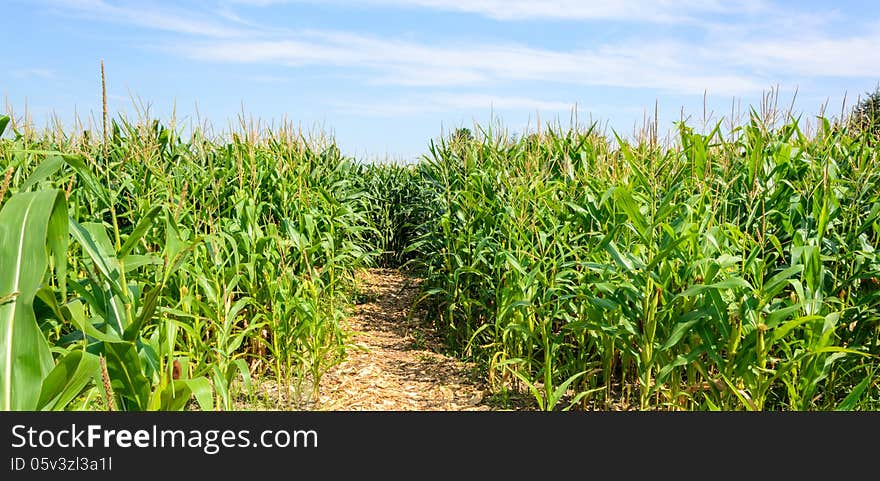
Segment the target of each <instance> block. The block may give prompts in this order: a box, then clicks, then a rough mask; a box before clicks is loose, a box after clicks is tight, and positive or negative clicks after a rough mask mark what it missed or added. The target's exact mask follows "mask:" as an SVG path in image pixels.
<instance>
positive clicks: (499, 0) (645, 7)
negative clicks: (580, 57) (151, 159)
mask: <svg viewBox="0 0 880 481" xmlns="http://www.w3.org/2000/svg"><path fill="white" fill-rule="evenodd" d="M231 1H232V3H237V4H243V5H249V6H256V7H267V6H272V5H277V4H283V3H304V2H305V3H320V4H327V3H333V4H337V5H345V6H347V7H351V6H359V7H376V6H384V7H396V8H424V9H431V10H440V11H448V12H462V13H470V14H476V15H481V16H484V17H488V18H492V19H494V20H503V21H510V20H534V19H554V20H622V21H627V22H647V23H679V22H687V21H694V20H696V19H697V18H699V17H700V16H704V15H710V14H753V13H756V12H760V11H763V10H764V9H765V7H766V2H765V0H731V1H722V0H706V1H701V0H616V1H602V2H598V1H588V0H543V1H534V0H344V1H343V0H231Z"/></svg>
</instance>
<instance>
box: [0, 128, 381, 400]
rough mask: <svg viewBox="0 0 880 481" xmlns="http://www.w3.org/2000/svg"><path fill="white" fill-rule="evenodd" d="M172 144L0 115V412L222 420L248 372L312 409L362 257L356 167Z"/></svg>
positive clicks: (244, 143) (253, 135) (306, 150)
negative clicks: (83, 411)
mask: <svg viewBox="0 0 880 481" xmlns="http://www.w3.org/2000/svg"><path fill="white" fill-rule="evenodd" d="M7 127H8V128H9V130H8V131H6V135H5V136H2V134H3V133H4V132H3V131H4V130H5V129H6V128H7ZM181 132H182V129H180V128H179V127H178V126H175V125H174V123H173V122H172V123H171V125H162V124H160V123H159V122H158V121H155V120H151V119H142V120H139V121H128V120H126V119H124V118H120V119H117V120H114V121H112V124H111V125H110V126H108V129H107V135H106V137H105V138H103V139H102V138H98V137H97V136H95V135H93V134H91V133H90V132H89V131H80V132H73V133H68V132H64V131H62V130H60V129H56V130H46V131H42V132H38V131H36V130H35V129H33V128H32V127H31V126H29V125H26V124H22V125H16V123H15V120H14V119H12V118H10V117H8V116H3V117H0V136H2V137H3V138H2V139H0V168H2V171H3V173H4V177H3V183H2V193H0V209H2V210H0V237H2V240H3V242H2V246H3V247H2V251H0V263H2V264H0V265H2V268H0V273H2V275H0V303H2V304H0V312H2V316H0V327H2V333H0V346H2V351H3V358H2V363H0V364H2V366H0V371H2V375H0V384H2V385H3V386H4V388H3V397H2V406H0V408H4V409H52V408H54V409H65V408H87V407H93V408H95V407H97V408H99V409H100V408H106V409H120V410H146V409H184V408H187V407H193V406H196V407H199V408H201V409H234V408H236V407H237V406H241V404H240V403H241V402H245V403H248V402H250V403H253V402H257V401H258V400H257V399H256V398H255V397H254V394H253V393H254V392H255V391H254V390H253V389H252V388H253V386H252V385H251V377H252V376H253V375H257V376H259V378H260V379H264V380H273V381H274V383H273V384H274V385H275V388H274V392H276V393H277V395H275V396H274V397H272V398H271V399H270V402H271V403H272V404H270V406H273V407H291V406H293V407H305V406H311V405H313V403H314V402H315V401H316V400H317V399H318V394H319V386H320V379H321V376H322V375H323V373H324V372H326V371H327V370H328V369H329V368H330V367H331V366H332V365H333V364H334V363H336V362H338V361H339V360H340V359H341V358H342V356H343V354H344V351H345V347H346V342H347V341H346V335H345V330H344V328H343V326H342V323H341V321H342V319H344V317H345V315H346V312H347V311H346V308H347V306H348V304H349V302H350V300H349V297H350V295H351V292H352V280H353V274H354V272H355V270H356V269H358V268H360V267H362V266H364V265H367V264H368V263H370V262H371V258H372V254H373V250H374V248H373V247H372V244H371V243H370V242H368V240H367V238H368V237H370V238H373V237H375V236H374V234H372V232H373V231H374V230H375V229H374V228H373V227H372V225H371V224H370V223H369V219H368V218H367V211H368V209H370V203H369V201H368V200H369V199H368V197H367V196H366V195H365V192H364V191H363V190H362V187H361V186H360V185H359V184H358V183H357V181H358V178H357V174H358V167H357V165H356V164H354V163H353V162H352V161H351V160H350V159H347V158H345V157H344V156H342V155H341V153H340V151H339V149H338V148H337V147H336V146H335V144H334V143H333V142H332V140H331V139H327V138H323V137H320V136H308V135H306V134H304V133H303V132H302V131H300V130H297V129H293V128H292V127H289V126H282V127H281V128H279V129H277V130H274V131H268V130H267V129H261V128H259V126H257V127H256V128H255V127H254V126H253V125H252V124H248V123H244V122H242V125H241V127H240V128H239V129H238V130H236V131H234V132H231V133H229V134H228V135H226V136H209V135H207V134H206V133H205V132H206V129H203V128H200V127H195V128H191V129H190V133H189V134H187V135H186V136H185V137H184V136H183V135H182V134H181ZM50 268H51V269H50ZM41 386H42V387H41ZM270 390H271V389H268V388H263V389H260V390H258V391H257V392H268V391H270ZM249 393H251V395H250V396H249V397H248V396H247V395H248V394H249ZM242 395H244V396H245V398H242ZM193 401H195V404H193ZM237 402H238V403H239V404H236V403H237ZM249 405H253V404H245V406H249Z"/></svg>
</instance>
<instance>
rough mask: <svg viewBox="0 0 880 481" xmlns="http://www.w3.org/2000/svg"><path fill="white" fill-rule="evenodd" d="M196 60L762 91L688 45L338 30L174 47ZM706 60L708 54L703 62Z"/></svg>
mask: <svg viewBox="0 0 880 481" xmlns="http://www.w3.org/2000/svg"><path fill="white" fill-rule="evenodd" d="M174 49H175V50H176V51H179V52H182V53H183V54H184V55H188V56H191V57H193V58H196V59H200V60H210V61H218V62H237V63H261V64H281V65H287V66H293V67H302V66H328V67H347V68H360V69H363V70H365V71H366V73H367V75H368V78H369V79H370V81H371V82H373V83H377V84H394V85H408V86H425V87H427V86H434V87H436V86H444V87H449V86H461V85H475V84H491V83H496V84H498V83H501V84H504V83H510V82H514V81H542V82H554V83H562V84H573V85H604V86H618V87H632V88H655V89H660V90H666V91H672V92H683V93H701V92H703V90H704V89H706V88H709V89H711V90H712V91H713V92H715V93H719V94H741V93H744V92H754V91H760V90H761V89H763V88H765V87H766V85H764V84H763V83H762V82H761V81H760V79H758V78H755V77H753V76H748V75H744V74H737V73H734V72H730V71H727V70H726V69H725V68H724V67H723V65H718V64H717V63H715V62H712V63H710V64H703V63H701V62H702V61H703V60H705V59H702V58H699V59H698V58H696V57H695V53H698V52H695V50H699V49H693V48H691V47H690V46H688V45H685V44H680V43H675V42H663V43H654V44H651V45H644V44H640V43H633V44H616V45H604V46H600V47H597V48H594V49H583V50H570V51H557V50H549V49H537V48H533V47H529V46H526V45H518V44H499V45H460V46H449V45H442V46H441V45H431V44H425V43H418V42H412V41H403V40H389V39H384V38H378V37H369V36H363V35H354V34H350V33H340V32H309V33H307V34H303V35H301V36H299V37H298V38H296V39H286V40H273V41H222V42H201V43H195V44H191V45H184V46H181V45H179V44H178V45H175V47H174ZM709 60H711V58H710V59H709Z"/></svg>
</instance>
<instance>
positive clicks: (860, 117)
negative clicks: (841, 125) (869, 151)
mask: <svg viewBox="0 0 880 481" xmlns="http://www.w3.org/2000/svg"><path fill="white" fill-rule="evenodd" d="M850 120H851V122H852V124H853V125H854V126H855V127H856V128H857V129H859V130H862V131H866V132H869V133H870V134H872V136H873V137H874V138H878V137H880V85H878V86H877V88H876V89H874V92H872V93H868V94H867V96H866V97H865V98H863V99H862V100H860V101H859V103H858V105H856V106H855V108H854V109H853V112H852V117H851V119H850Z"/></svg>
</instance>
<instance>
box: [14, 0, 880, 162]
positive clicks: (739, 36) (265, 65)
mask: <svg viewBox="0 0 880 481" xmlns="http://www.w3.org/2000/svg"><path fill="white" fill-rule="evenodd" d="M878 3H880V2H817V1H774V0H730V1H721V0H718V1H711V0H710V1H697V0H684V1H663V0H654V1H648V0H622V1H618V2H587V1H577V0H571V1H569V0H552V1H546V2H537V1H521V0H506V1H505V0H352V1H342V0H338V1H337V0H325V1H318V0H287V1H285V0H215V1H210V0H209V1H201V2H195V1H178V2H174V1H128V0H28V1H19V0H12V1H6V2H4V3H3V5H2V6H0V11H2V15H0V30H2V31H3V32H4V37H5V40H6V42H5V45H4V47H3V49H2V51H0V71H2V72H3V74H2V76H0V95H5V97H6V101H7V102H8V104H9V105H11V107H12V109H13V113H14V114H15V115H16V116H17V117H20V116H21V115H23V112H24V109H25V106H27V110H28V113H29V115H30V116H31V117H32V118H33V120H34V122H35V123H36V124H37V126H45V125H47V123H48V119H49V117H50V115H55V116H57V118H58V119H60V120H61V121H62V122H65V123H68V124H69V123H70V122H71V121H72V119H73V118H74V115H75V114H77V115H79V117H81V118H87V117H89V116H90V115H91V116H93V117H94V118H99V117H100V109H101V95H100V80H99V72H100V70H99V63H100V60H101V59H104V61H105V63H106V68H107V85H108V92H109V104H110V109H111V111H112V112H114V113H115V112H122V113H125V114H126V115H129V116H134V115H135V114H136V112H135V109H134V108H133V103H132V100H131V98H132V96H136V97H138V98H139V99H140V100H141V101H142V102H143V103H144V104H147V105H149V106H150V113H151V114H152V115H153V116H156V117H159V118H161V119H168V118H169V117H170V115H171V113H172V111H174V110H175V108H176V114H177V117H178V119H183V122H184V123H186V122H188V121H190V120H192V119H195V118H196V113H198V115H199V117H200V118H201V119H202V120H205V119H207V120H209V121H210V122H211V123H212V124H213V126H214V129H215V130H216V131H223V130H228V128H229V124H230V122H235V121H236V118H237V116H238V115H239V114H240V113H241V112H242V111H243V112H244V113H245V114H247V115H248V116H253V117H258V118H260V119H261V120H263V121H264V122H266V123H271V122H272V121H275V122H278V121H280V120H281V119H283V118H286V119H288V120H289V121H291V122H293V123H294V124H298V125H301V126H302V127H303V128H304V129H306V130H316V129H323V130H325V131H329V132H331V133H332V134H333V135H334V136H335V138H336V139H337V141H338V143H339V144H340V146H341V147H342V148H343V150H344V151H345V152H347V153H349V154H351V155H355V156H358V157H363V158H379V159H384V158H386V157H390V158H392V159H408V158H412V157H415V156H418V155H420V154H422V153H424V152H425V151H426V147H427V145H428V142H429V140H430V139H432V138H437V137H438V136H439V135H440V134H441V132H442V131H443V130H446V131H448V130H451V129H454V128H456V127H460V126H466V127H470V126H472V125H473V123H474V122H475V121H476V122H480V123H483V124H485V123H487V122H489V121H490V120H491V119H492V118H493V116H494V118H496V119H500V121H501V122H502V123H503V125H504V126H506V127H507V128H508V129H509V130H512V131H522V130H524V129H527V128H530V129H534V128H535V126H536V122H537V121H538V119H540V122H541V123H546V122H547V121H550V120H553V119H560V120H561V121H562V122H563V123H567V122H568V121H569V119H571V113H572V110H573V109H575V108H576V111H577V118H578V119H579V121H580V123H582V124H583V123H586V122H588V121H589V120H590V119H591V118H592V120H595V121H601V122H603V124H602V125H603V126H607V127H608V128H613V129H615V130H616V131H618V132H619V133H621V134H622V135H630V134H632V132H633V131H634V128H636V127H637V126H640V125H641V124H642V122H643V120H644V118H645V115H646V112H650V113H651V115H653V110H654V105H655V102H656V104H657V105H658V106H659V112H660V129H661V131H663V130H665V129H667V128H669V127H671V126H672V122H673V121H675V120H678V119H679V118H680V117H681V115H682V112H684V115H685V116H690V117H691V119H694V120H693V121H692V123H693V124H694V125H696V126H699V125H700V124H701V123H702V117H703V105H704V93H705V94H706V105H707V106H708V111H709V113H710V114H713V118H716V119H717V118H718V117H719V116H721V115H725V116H729V114H730V112H731V107H732V106H734V105H740V108H741V109H742V110H743V111H747V109H748V106H749V105H757V104H758V103H760V101H761V99H762V95H764V93H765V92H766V91H767V90H768V89H769V88H771V87H774V88H775V87H778V93H779V102H780V104H784V105H786V106H787V105H788V104H790V103H791V102H792V100H793V99H794V105H795V110H796V111H798V112H801V113H804V114H805V116H808V117H809V116H814V115H815V114H816V113H818V112H819V109H820V107H821V106H822V105H823V104H826V103H827V105H828V111H827V112H828V114H827V115H828V116H829V117H830V116H833V115H835V114H837V115H839V112H840V108H841V104H842V101H843V98H844V95H845V94H846V95H847V98H848V103H849V104H852V103H853V102H854V101H855V99H856V98H857V97H858V96H859V95H864V93H865V92H867V91H871V90H873V89H874V88H875V87H876V86H877V85H878V82H880V53H878V52H880V6H878ZM795 91H797V95H796V96H794V93H795Z"/></svg>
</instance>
